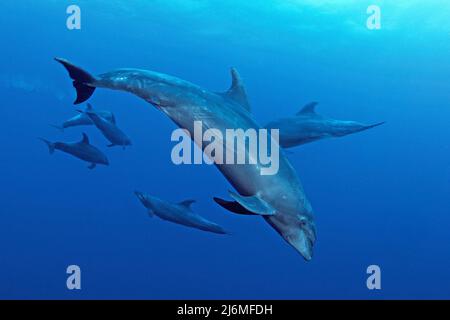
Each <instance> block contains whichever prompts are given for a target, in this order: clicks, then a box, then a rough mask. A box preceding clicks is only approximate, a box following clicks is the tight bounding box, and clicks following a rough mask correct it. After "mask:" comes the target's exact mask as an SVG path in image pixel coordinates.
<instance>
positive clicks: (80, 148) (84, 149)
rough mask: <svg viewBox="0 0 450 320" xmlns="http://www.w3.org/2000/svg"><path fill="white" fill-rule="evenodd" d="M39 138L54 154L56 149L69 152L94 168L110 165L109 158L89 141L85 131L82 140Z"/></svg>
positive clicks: (90, 167)
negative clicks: (52, 140)
mask: <svg viewBox="0 0 450 320" xmlns="http://www.w3.org/2000/svg"><path fill="white" fill-rule="evenodd" d="M39 139H40V140H42V141H44V142H45V143H46V144H47V146H48V150H49V152H50V154H53V153H54V152H55V150H60V151H62V152H65V153H68V154H70V155H72V156H74V157H76V158H78V159H81V160H84V161H86V162H89V163H90V165H89V167H88V168H89V169H94V168H95V167H96V166H97V164H102V165H106V166H108V165H109V161H108V158H106V156H105V155H104V154H103V152H101V151H100V150H99V149H97V148H96V147H94V146H93V145H91V144H90V143H89V138H88V136H87V135H86V134H85V133H83V138H82V139H81V141H79V142H73V143H65V142H50V141H48V140H46V139H43V138H39Z"/></svg>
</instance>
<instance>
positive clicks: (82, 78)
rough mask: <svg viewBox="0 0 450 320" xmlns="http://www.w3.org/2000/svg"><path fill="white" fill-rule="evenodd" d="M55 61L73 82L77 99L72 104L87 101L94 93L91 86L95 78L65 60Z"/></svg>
mask: <svg viewBox="0 0 450 320" xmlns="http://www.w3.org/2000/svg"><path fill="white" fill-rule="evenodd" d="M55 60H56V61H58V62H59V63H61V64H62V65H63V66H64V68H66V70H67V72H69V76H70V78H71V79H72V80H73V86H74V88H75V89H76V91H77V98H76V100H75V102H74V104H80V103H83V102H85V101H86V100H88V99H89V98H90V97H91V96H92V94H93V93H94V91H95V87H94V86H93V83H94V82H95V78H94V77H93V76H92V75H90V74H89V73H88V72H86V71H84V70H83V69H81V68H79V67H77V66H75V65H73V64H72V63H70V62H69V61H67V60H65V59H61V58H55Z"/></svg>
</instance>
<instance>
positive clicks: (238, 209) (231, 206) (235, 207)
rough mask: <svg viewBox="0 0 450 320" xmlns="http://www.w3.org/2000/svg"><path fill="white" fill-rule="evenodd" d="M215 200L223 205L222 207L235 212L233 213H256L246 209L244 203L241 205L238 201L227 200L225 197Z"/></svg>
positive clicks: (215, 198)
mask: <svg viewBox="0 0 450 320" xmlns="http://www.w3.org/2000/svg"><path fill="white" fill-rule="evenodd" d="M213 199H214V201H215V202H216V203H217V204H218V205H219V206H221V207H222V208H224V209H226V210H228V211H230V212H233V213H237V214H243V215H253V216H254V215H256V214H255V213H253V212H251V211H249V210H247V209H245V208H244V207H243V206H242V205H240V204H239V203H238V202H237V201H227V200H224V199H220V198H217V197H214V198H213Z"/></svg>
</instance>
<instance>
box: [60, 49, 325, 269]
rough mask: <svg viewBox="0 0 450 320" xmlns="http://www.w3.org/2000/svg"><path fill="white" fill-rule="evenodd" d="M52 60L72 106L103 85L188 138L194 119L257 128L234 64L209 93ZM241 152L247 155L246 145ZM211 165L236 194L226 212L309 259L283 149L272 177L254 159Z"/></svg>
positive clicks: (138, 73) (302, 209)
mask: <svg viewBox="0 0 450 320" xmlns="http://www.w3.org/2000/svg"><path fill="white" fill-rule="evenodd" d="M56 61H58V62H59V63H61V64H62V65H63V66H64V67H65V68H66V70H67V71H68V73H69V76H70V77H71V78H72V80H73V86H74V87H75V89H76V91H77V98H76V100H75V102H74V103H75V104H79V103H82V102H84V101H86V100H87V99H89V97H90V96H91V95H92V94H93V93H94V91H95V90H96V88H107V89H113V90H120V91H125V92H130V93H132V94H134V95H136V96H138V97H140V98H142V99H144V100H145V101H147V102H149V103H150V104H152V105H153V106H155V107H156V108H158V109H159V110H161V111H162V112H163V113H165V114H166V115H167V116H168V117H169V118H170V119H171V120H172V121H173V122H175V123H176V124H177V125H178V126H179V127H181V128H183V129H185V130H187V131H189V133H190V134H191V137H194V134H193V133H194V132H193V130H194V129H193V128H194V122H195V121H201V122H202V126H203V130H206V129H207V128H215V129H217V130H219V131H221V132H224V131H225V130H226V129H237V128H239V129H242V130H244V131H245V130H247V129H255V130H258V129H260V128H261V127H260V126H259V125H258V124H257V123H256V122H255V120H254V119H253V117H252V115H251V114H250V112H249V111H250V106H249V103H248V100H247V96H246V93H245V89H244V86H243V84H242V81H241V78H240V77H239V74H238V72H237V71H236V70H235V69H234V68H233V69H232V70H231V75H232V85H231V87H230V89H229V90H228V91H227V92H224V93H214V92H210V91H208V90H206V89H203V88H201V87H199V86H197V85H195V84H193V83H190V82H188V81H185V80H181V79H179V78H176V77H173V76H169V75H165V74H162V73H157V72H153V71H147V70H139V69H119V70H115V71H111V72H107V73H104V74H101V75H99V76H93V75H91V74H89V73H88V72H86V71H84V70H83V69H81V68H79V67H77V66H75V65H73V64H72V63H70V62H69V61H67V60H65V59H61V58H56ZM201 147H202V150H203V149H204V148H205V142H204V141H203V142H202V145H201ZM232 151H233V150H232ZM234 152H235V150H234ZM245 152H246V156H250V154H249V150H248V148H246V150H245ZM258 161H259V160H258ZM216 167H217V168H218V169H219V170H220V171H221V173H222V174H223V175H224V176H225V178H226V179H227V180H228V181H229V182H230V184H231V185H232V186H233V187H234V188H235V189H236V190H237V191H238V193H239V194H236V193H231V194H230V195H231V196H232V198H233V201H226V200H223V201H224V202H226V203H227V204H228V207H230V208H231V209H232V210H230V211H232V212H235V213H248V212H251V213H252V214H255V215H260V216H262V217H263V218H264V219H265V220H266V221H267V222H268V223H269V225H271V226H272V227H273V228H274V229H275V230H276V231H277V232H278V233H279V234H280V235H281V236H282V237H283V239H284V240H286V241H287V242H288V243H289V244H290V245H291V246H292V247H294V248H295V249H296V250H297V251H298V252H299V253H300V254H301V255H302V256H303V257H304V258H305V259H306V260H308V261H309V260H311V259H312V256H313V245H314V243H315V241H316V232H315V225H314V219H313V212H312V208H311V205H310V203H309V201H308V200H307V198H306V196H305V193H304V191H303V187H302V185H301V183H300V180H299V178H298V176H297V173H296V172H295V170H294V168H293V167H292V165H291V164H290V162H289V160H288V159H287V157H286V156H285V155H284V152H283V150H280V154H279V170H278V171H277V173H276V174H274V175H263V174H262V173H261V172H262V170H263V169H262V167H263V165H260V163H257V164H256V165H255V164H239V165H236V164H218V163H216ZM224 207H225V208H227V206H224ZM227 209H228V208H227Z"/></svg>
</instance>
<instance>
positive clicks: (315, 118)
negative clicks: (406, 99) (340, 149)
mask: <svg viewBox="0 0 450 320" xmlns="http://www.w3.org/2000/svg"><path fill="white" fill-rule="evenodd" d="M317 104H318V103H317V102H311V103H308V104H307V105H305V106H304V107H303V108H302V109H301V110H300V111H299V112H298V113H297V114H296V115H295V116H293V117H289V118H281V119H278V120H275V121H272V122H269V123H268V124H266V125H265V127H266V128H268V129H272V128H273V129H279V130H280V146H282V147H283V148H292V147H296V146H298V145H302V144H305V143H309V142H313V141H317V140H321V139H325V138H331V137H343V136H346V135H349V134H352V133H356V132H361V131H364V130H368V129H371V128H374V127H377V126H380V125H382V124H384V122H379V123H376V124H372V125H365V124H362V123H359V122H355V121H344V120H336V119H332V118H328V117H324V116H322V115H319V114H317V113H316V111H315V108H316V105H317Z"/></svg>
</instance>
